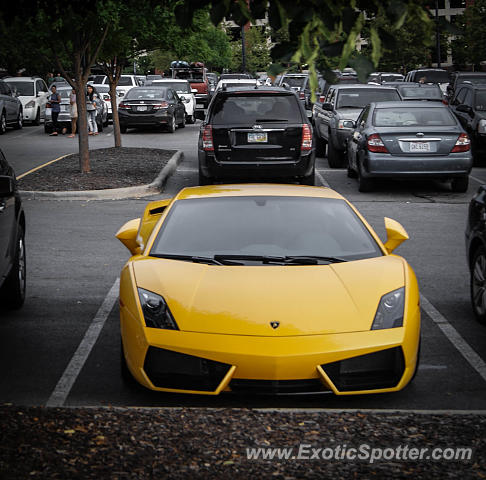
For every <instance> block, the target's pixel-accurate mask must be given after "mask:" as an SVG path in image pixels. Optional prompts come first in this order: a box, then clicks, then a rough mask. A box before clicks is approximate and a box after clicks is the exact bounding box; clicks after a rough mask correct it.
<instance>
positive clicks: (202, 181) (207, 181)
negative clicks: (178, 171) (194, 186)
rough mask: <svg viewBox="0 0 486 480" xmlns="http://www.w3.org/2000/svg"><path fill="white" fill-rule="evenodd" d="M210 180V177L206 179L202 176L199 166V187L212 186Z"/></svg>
mask: <svg viewBox="0 0 486 480" xmlns="http://www.w3.org/2000/svg"><path fill="white" fill-rule="evenodd" d="M212 183H213V182H212V179H211V177H207V176H206V175H204V173H203V171H202V169H201V166H199V185H201V186H204V185H212Z"/></svg>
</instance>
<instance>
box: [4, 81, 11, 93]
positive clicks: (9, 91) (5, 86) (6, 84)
mask: <svg viewBox="0 0 486 480" xmlns="http://www.w3.org/2000/svg"><path fill="white" fill-rule="evenodd" d="M3 88H4V90H5V95H12V90H11V88H10V86H9V84H8V83H4V84H3Z"/></svg>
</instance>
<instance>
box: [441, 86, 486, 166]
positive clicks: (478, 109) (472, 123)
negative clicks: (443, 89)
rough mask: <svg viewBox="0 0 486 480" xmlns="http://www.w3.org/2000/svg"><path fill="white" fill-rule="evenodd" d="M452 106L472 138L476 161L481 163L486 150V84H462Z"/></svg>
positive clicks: (473, 153)
mask: <svg viewBox="0 0 486 480" xmlns="http://www.w3.org/2000/svg"><path fill="white" fill-rule="evenodd" d="M450 108H451V109H452V111H453V112H454V113H455V115H456V117H457V118H458V119H459V121H460V122H461V125H462V127H463V128H464V130H466V132H467V134H468V135H469V138H470V139H471V153H472V156H473V161H474V163H475V164H477V163H480V161H481V156H482V155H483V154H484V153H485V152H486V85H470V84H466V83H464V84H462V85H460V86H459V88H458V90H457V92H456V95H455V97H454V98H453V99H452V101H451V102H450Z"/></svg>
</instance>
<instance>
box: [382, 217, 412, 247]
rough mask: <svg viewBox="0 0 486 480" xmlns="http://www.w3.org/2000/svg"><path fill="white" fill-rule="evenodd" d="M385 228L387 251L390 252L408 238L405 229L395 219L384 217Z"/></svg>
mask: <svg viewBox="0 0 486 480" xmlns="http://www.w3.org/2000/svg"><path fill="white" fill-rule="evenodd" d="M385 229H386V236H387V240H386V243H385V248H386V251H387V252H388V253H392V252H393V250H395V249H396V248H397V247H399V246H400V245H401V244H402V243H403V242H404V241H405V240H408V239H409V236H408V233H407V231H406V230H405V229H404V228H403V227H402V226H401V225H400V224H399V223H398V222H397V221H396V220H392V219H391V218H387V217H385Z"/></svg>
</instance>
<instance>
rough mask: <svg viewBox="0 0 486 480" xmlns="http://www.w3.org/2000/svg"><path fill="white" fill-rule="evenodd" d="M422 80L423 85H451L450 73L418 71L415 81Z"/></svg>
mask: <svg viewBox="0 0 486 480" xmlns="http://www.w3.org/2000/svg"><path fill="white" fill-rule="evenodd" d="M421 79H424V80H423V83H449V81H450V78H449V72H446V71H440V70H424V71H417V72H415V75H414V81H415V82H419V81H420V80H421Z"/></svg>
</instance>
